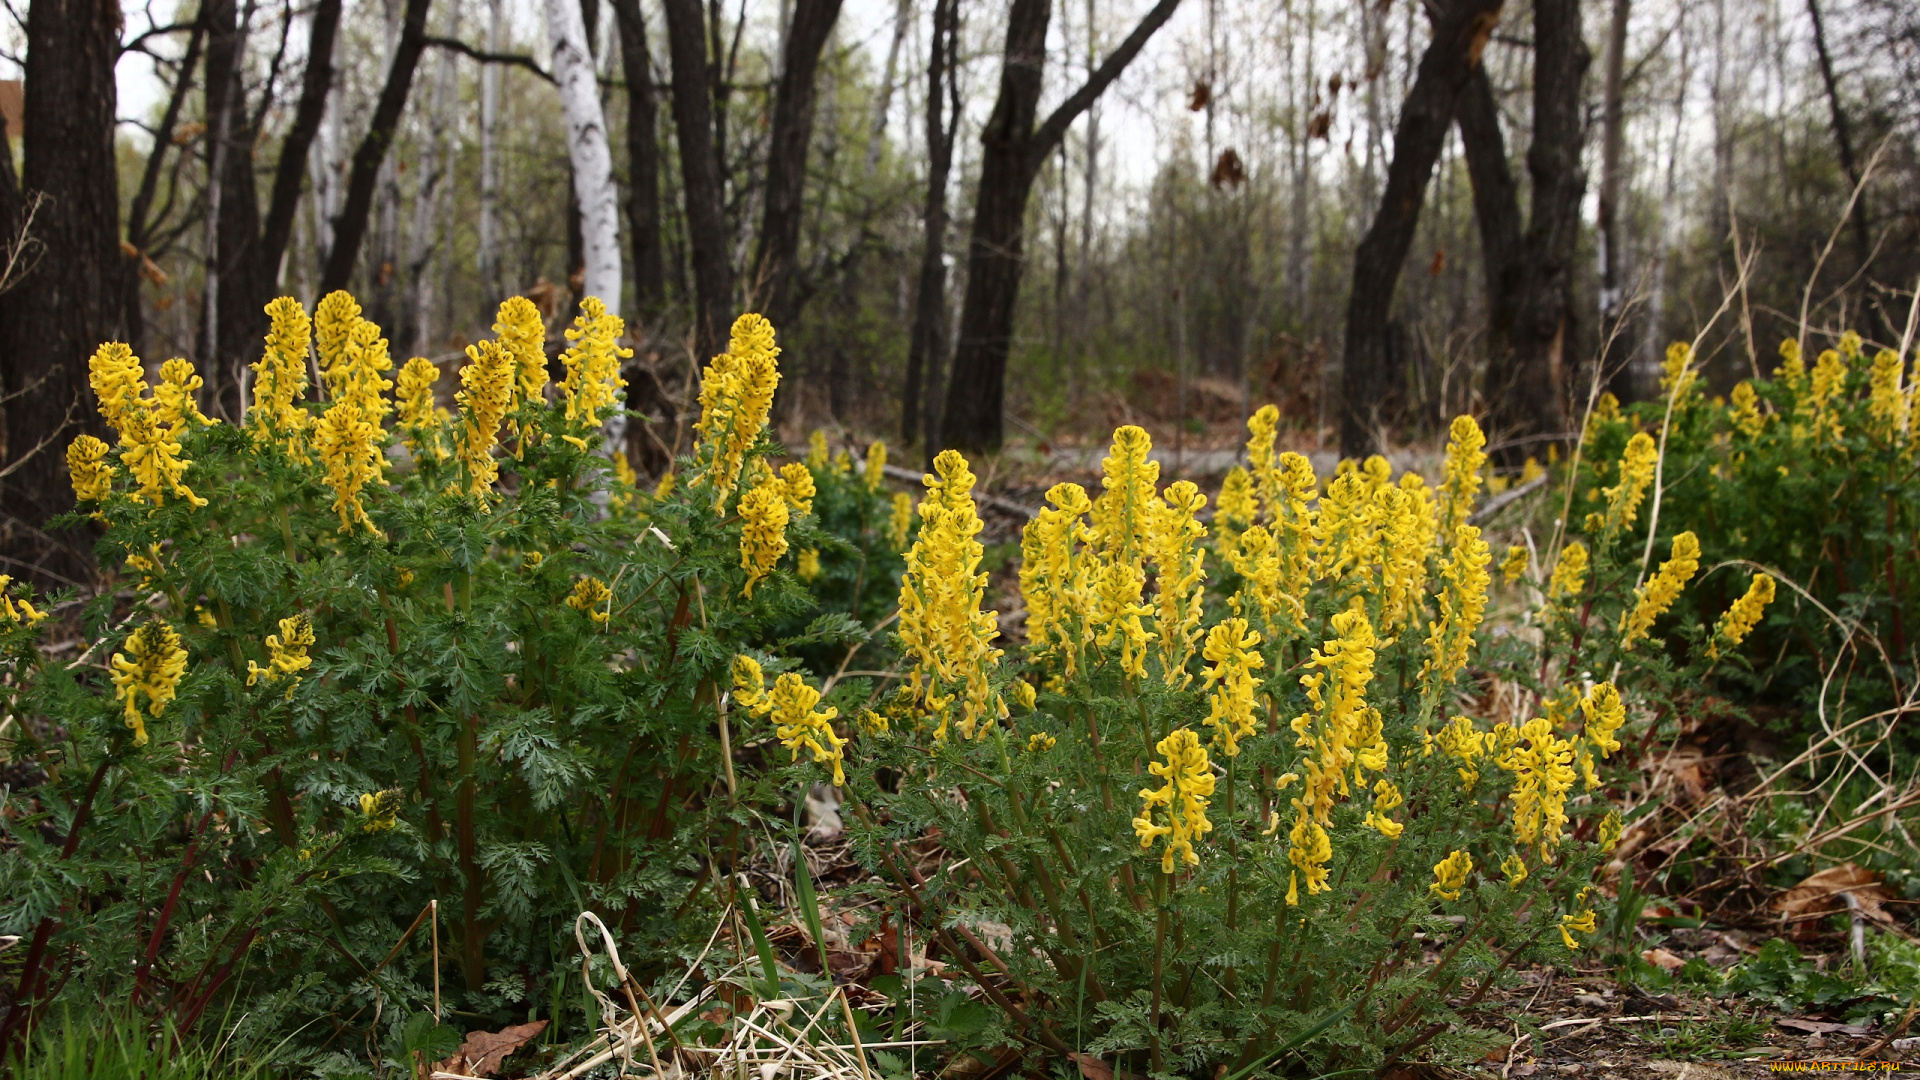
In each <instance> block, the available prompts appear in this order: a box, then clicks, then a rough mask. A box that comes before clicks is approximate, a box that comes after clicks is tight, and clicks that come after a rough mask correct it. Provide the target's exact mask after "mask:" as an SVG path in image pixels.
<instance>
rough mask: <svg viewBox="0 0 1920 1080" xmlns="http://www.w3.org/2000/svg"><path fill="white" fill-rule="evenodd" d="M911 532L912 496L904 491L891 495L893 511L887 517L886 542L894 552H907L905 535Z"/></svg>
mask: <svg viewBox="0 0 1920 1080" xmlns="http://www.w3.org/2000/svg"><path fill="white" fill-rule="evenodd" d="M912 530H913V496H911V495H909V494H907V493H906V492H904V491H896V492H894V493H893V510H892V511H891V512H890V513H888V515H887V542H888V543H889V544H891V545H893V550H895V551H905V550H907V535H908V534H909V533H910V532H912Z"/></svg>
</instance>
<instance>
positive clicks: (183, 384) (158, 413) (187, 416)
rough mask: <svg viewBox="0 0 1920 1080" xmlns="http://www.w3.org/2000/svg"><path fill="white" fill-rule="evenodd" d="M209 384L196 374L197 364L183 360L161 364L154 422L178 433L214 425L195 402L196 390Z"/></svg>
mask: <svg viewBox="0 0 1920 1080" xmlns="http://www.w3.org/2000/svg"><path fill="white" fill-rule="evenodd" d="M205 385H206V380H205V379H202V378H201V377H200V376H198V375H196V374H194V372H193V365H192V364H191V363H189V362H188V361H186V360H183V359H181V358H180V357H177V356H176V357H174V358H173V359H171V360H169V361H167V362H166V363H164V364H161V365H160V385H158V386H156V387H154V388H153V418H154V420H155V421H156V422H158V423H160V424H164V425H165V426H166V427H167V428H168V429H170V430H172V431H174V432H179V431H182V430H184V429H185V428H186V427H187V425H189V424H199V425H200V426H201V427H206V426H208V425H210V424H212V423H213V421H212V420H209V419H207V417H206V416H205V415H203V414H202V413H201V412H200V406H199V404H198V403H196V402H195V401H194V399H193V394H194V391H196V390H198V389H200V388H201V387H202V386H205Z"/></svg>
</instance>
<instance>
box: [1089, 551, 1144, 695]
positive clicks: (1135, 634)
mask: <svg viewBox="0 0 1920 1080" xmlns="http://www.w3.org/2000/svg"><path fill="white" fill-rule="evenodd" d="M1146 583H1147V576H1146V573H1145V572H1144V571H1142V570H1141V569H1139V568H1138V567H1136V566H1131V565H1129V564H1127V563H1124V562H1103V563H1101V564H1099V565H1098V566H1096V567H1095V568H1094V569H1093V573H1092V575H1091V581H1090V586H1091V588H1090V592H1091V594H1092V603H1091V604H1089V605H1088V610H1087V629H1088V632H1089V633H1090V634H1091V636H1092V639H1093V643H1094V644H1096V645H1098V646H1100V647H1101V648H1103V649H1104V648H1106V647H1107V646H1109V645H1112V644H1113V642H1114V639H1115V638H1118V639H1119V640H1120V670H1121V671H1124V672H1126V673H1127V674H1128V675H1130V676H1132V677H1134V678H1136V679H1138V678H1144V677H1145V676H1146V673H1147V643H1148V642H1150V641H1152V640H1153V639H1154V635H1153V634H1152V633H1151V632H1149V631H1148V630H1147V628H1146V627H1145V626H1144V625H1143V624H1142V623H1141V622H1140V617H1141V616H1142V615H1151V614H1152V613H1153V609H1152V608H1151V607H1149V606H1147V605H1146V604H1144V603H1142V602H1141V593H1142V591H1143V590H1144V589H1145V588H1146Z"/></svg>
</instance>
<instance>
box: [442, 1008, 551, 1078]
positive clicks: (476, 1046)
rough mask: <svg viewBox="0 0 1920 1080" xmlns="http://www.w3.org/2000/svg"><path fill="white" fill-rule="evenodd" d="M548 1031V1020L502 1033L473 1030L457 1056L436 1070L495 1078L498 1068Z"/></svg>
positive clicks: (444, 1062)
mask: <svg viewBox="0 0 1920 1080" xmlns="http://www.w3.org/2000/svg"><path fill="white" fill-rule="evenodd" d="M545 1030H547V1022H546V1021H545V1020H535V1021H534V1022H533V1023H531V1024H515V1025H513V1026H512V1027H506V1028H501V1029H500V1030H499V1031H469V1032H467V1041H465V1042H463V1043H461V1044H460V1049H458V1050H456V1051H454V1053H453V1056H452V1057H450V1058H448V1059H447V1060H445V1061H442V1062H440V1063H439V1064H437V1065H435V1066H434V1067H433V1071H434V1072H450V1073H460V1074H461V1075H463V1076H480V1077H489V1076H492V1075H493V1073H494V1070H495V1069H498V1068H499V1067H500V1065H501V1064H502V1063H503V1062H505V1061H506V1060H507V1058H508V1057H509V1056H510V1055H512V1053H513V1052H514V1051H515V1050H518V1049H520V1048H521V1047H522V1046H525V1045H526V1044H527V1043H528V1042H529V1041H531V1040H532V1039H533V1038H534V1036H536V1035H538V1034H540V1033H541V1032H543V1031H545Z"/></svg>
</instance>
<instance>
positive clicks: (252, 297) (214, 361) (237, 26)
mask: <svg viewBox="0 0 1920 1080" xmlns="http://www.w3.org/2000/svg"><path fill="white" fill-rule="evenodd" d="M235 15H236V11H235V4H234V0H207V5H206V18H207V23H208V28H209V29H208V36H207V91H206V98H207V115H208V116H209V117H221V118H222V119H220V120H219V121H210V122H209V125H208V129H207V142H206V154H207V161H208V167H209V168H212V167H213V163H214V162H216V161H217V162H218V163H219V167H220V227H219V230H218V234H219V247H220V251H219V262H218V266H219V283H220V286H219V291H218V303H217V310H216V311H215V312H214V319H213V323H212V330H213V332H214V340H213V341H212V342H208V341H205V340H202V341H201V342H200V349H199V352H200V356H201V357H202V362H201V368H202V371H201V375H202V376H203V377H204V378H205V379H206V382H207V399H208V405H209V411H210V412H212V413H213V414H214V415H216V416H225V417H229V418H231V417H237V416H239V415H240V367H239V365H240V364H241V363H244V362H245V359H243V357H245V354H246V353H248V352H250V351H251V350H252V349H253V347H255V346H257V345H258V343H259V336H258V335H257V334H255V333H252V332H251V331H253V330H255V329H256V325H258V328H259V329H264V323H265V320H264V318H259V316H260V315H261V309H262V308H263V307H265V306H266V302H267V301H268V300H269V299H271V297H268V296H265V295H262V294H263V293H265V292H266V290H267V288H268V286H269V285H271V282H267V281H261V280H260V276H259V273H258V264H257V261H256V253H257V251H258V248H259V240H260V198H259V193H258V192H257V191H256V190H255V188H254V172H253V143H254V136H255V131H254V128H253V124H252V122H251V116H250V113H249V110H248V108H247V98H246V92H245V86H246V84H245V81H244V79H243V78H242V77H241V73H242V71H243V70H244V66H245V63H246V40H245V32H246V28H245V26H244V25H243V24H242V23H241V22H236V20H235ZM223 132H224V141H222V133H223ZM216 143H219V145H216ZM207 328H208V323H207V321H206V320H205V319H202V321H201V329H202V334H203V336H204V333H205V331H206V330H207ZM249 339H251V340H249ZM246 359H251V358H250V357H247V358H246Z"/></svg>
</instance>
